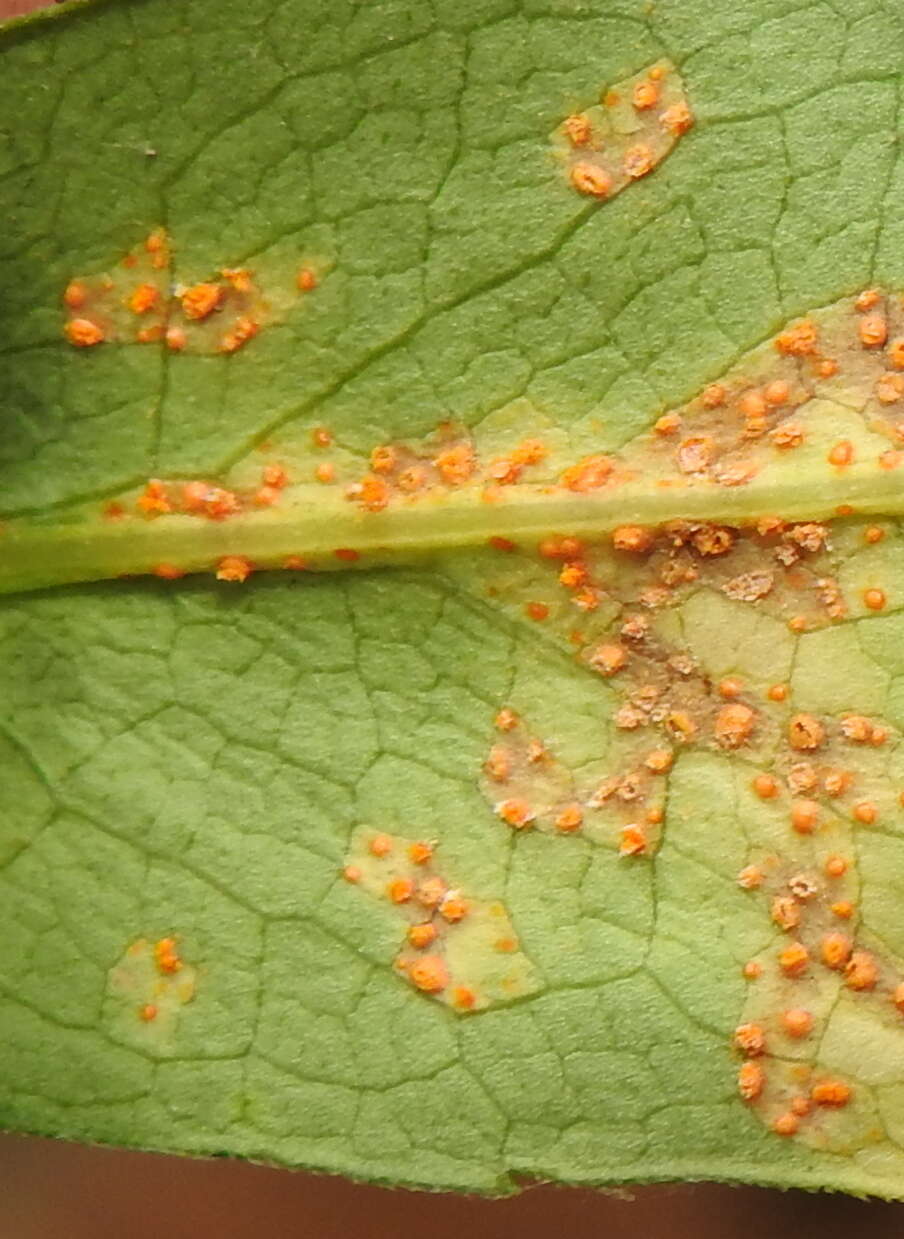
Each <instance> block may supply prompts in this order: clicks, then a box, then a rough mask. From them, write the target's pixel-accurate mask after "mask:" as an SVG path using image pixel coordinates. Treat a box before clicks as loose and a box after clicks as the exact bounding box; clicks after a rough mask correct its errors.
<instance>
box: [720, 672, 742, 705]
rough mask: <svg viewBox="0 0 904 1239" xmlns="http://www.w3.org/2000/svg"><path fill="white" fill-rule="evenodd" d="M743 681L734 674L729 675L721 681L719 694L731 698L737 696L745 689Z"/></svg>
mask: <svg viewBox="0 0 904 1239" xmlns="http://www.w3.org/2000/svg"><path fill="white" fill-rule="evenodd" d="M743 688H744V685H743V683H742V682H741V681H740V680H738V679H736V678H735V677H734V676H728V677H727V678H726V679H724V680H720V681H719V696H720V697H725V698H727V699H728V700H731V699H732V698H733V697H737V696H738V695H739V694H740V693H741V692H742V691H743Z"/></svg>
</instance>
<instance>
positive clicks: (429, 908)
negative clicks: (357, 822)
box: [343, 826, 542, 1014]
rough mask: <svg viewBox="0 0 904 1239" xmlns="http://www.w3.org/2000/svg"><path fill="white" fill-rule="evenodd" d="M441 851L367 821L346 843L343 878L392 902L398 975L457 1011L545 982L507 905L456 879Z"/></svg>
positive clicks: (523, 993) (389, 905)
mask: <svg viewBox="0 0 904 1239" xmlns="http://www.w3.org/2000/svg"><path fill="white" fill-rule="evenodd" d="M438 850H439V845H437V844H436V843H434V842H428V841H425V840H418V839H410V838H405V837H403V836H400V835H390V834H387V833H385V832H383V831H378V830H375V829H373V828H372V827H368V826H359V827H358V828H357V829H356V830H355V831H354V833H353V835H352V838H351V840H350V843H349V849H348V853H347V857H346V865H345V868H344V870H343V875H344V878H345V880H346V881H347V882H349V883H351V884H352V885H354V886H357V887H359V888H360V889H361V890H363V891H365V892H367V894H368V895H370V896H371V897H373V898H374V899H377V900H379V901H380V902H381V903H382V904H384V905H385V906H386V907H387V908H389V909H392V910H393V911H394V912H395V914H396V915H397V916H398V919H399V921H400V922H401V925H402V927H403V930H404V936H403V937H402V940H401V942H400V945H399V950H398V954H397V955H396V958H395V965H394V966H395V969H396V971H397V973H398V975H399V976H400V977H402V978H403V979H404V980H405V981H406V982H407V983H408V984H409V985H411V986H412V988H413V989H415V990H417V991H419V992H420V993H422V994H424V995H425V996H427V997H429V998H432V999H434V1000H435V1001H438V1002H441V1003H442V1004H443V1005H445V1006H447V1007H449V1008H450V1009H451V1010H453V1011H455V1012H456V1013H458V1014H466V1013H468V1012H476V1011H485V1010H487V1009H488V1008H490V1007H493V1006H497V1005H499V1004H501V1003H507V1002H511V1001H513V1000H514V999H517V998H522V997H524V996H526V995H528V994H532V993H535V992H536V991H537V990H538V989H540V988H541V987H542V982H541V980H540V977H539V976H538V974H537V973H536V971H535V969H534V968H533V966H532V964H531V962H530V960H529V959H528V957H527V956H526V955H525V953H524V951H523V950H522V949H521V944H520V942H519V940H518V937H517V934H516V932H515V930H514V927H513V926H512V923H511V920H510V919H509V916H508V913H507V911H506V909H505V906H504V905H503V904H502V903H501V902H500V901H499V900H496V899H486V898H479V897H475V896H472V895H471V894H470V893H469V892H468V891H465V890H462V889H460V888H459V887H458V886H456V885H455V883H454V880H453V879H452V878H451V877H450V875H449V874H448V873H447V871H446V869H445V866H444V865H443V864H442V860H441V858H440V857H438V856H437V852H438Z"/></svg>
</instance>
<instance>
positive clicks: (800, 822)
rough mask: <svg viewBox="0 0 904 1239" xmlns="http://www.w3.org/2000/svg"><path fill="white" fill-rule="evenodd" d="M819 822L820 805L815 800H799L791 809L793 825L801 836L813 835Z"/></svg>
mask: <svg viewBox="0 0 904 1239" xmlns="http://www.w3.org/2000/svg"><path fill="white" fill-rule="evenodd" d="M818 821H819V805H818V804H817V803H816V801H815V800H798V801H797V802H796V803H795V804H794V805H793V806H792V808H791V825H792V826H793V827H794V829H795V830H796V831H797V833H798V834H799V835H811V834H812V833H813V831H814V830H815V829H816V824H817V822H818Z"/></svg>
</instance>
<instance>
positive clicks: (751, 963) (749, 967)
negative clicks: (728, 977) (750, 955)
mask: <svg viewBox="0 0 904 1239" xmlns="http://www.w3.org/2000/svg"><path fill="white" fill-rule="evenodd" d="M741 974H742V976H743V977H744V979H745V981H755V980H756V979H757V978H758V977H761V976H762V975H763V965H762V964H760V963H757V961H756V960H755V959H749V960H748V961H747V963H746V964H745V965H744V967H743V968H742V969H741Z"/></svg>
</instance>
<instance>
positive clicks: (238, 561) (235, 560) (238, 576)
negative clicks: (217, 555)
mask: <svg viewBox="0 0 904 1239" xmlns="http://www.w3.org/2000/svg"><path fill="white" fill-rule="evenodd" d="M253 571H254V569H253V567H252V566H251V563H250V561H249V560H247V559H245V558H243V557H242V556H241V555H226V556H224V557H223V559H221V560H220V562H219V564H217V580H218V581H232V582H234V583H236V584H241V583H242V581H247V580H248V577H249V576H250V575H251V573H252V572H253Z"/></svg>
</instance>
